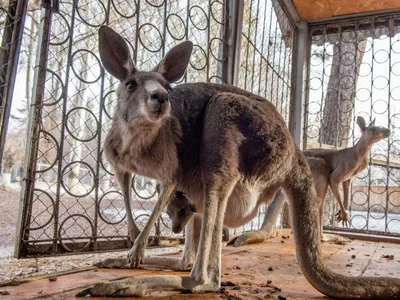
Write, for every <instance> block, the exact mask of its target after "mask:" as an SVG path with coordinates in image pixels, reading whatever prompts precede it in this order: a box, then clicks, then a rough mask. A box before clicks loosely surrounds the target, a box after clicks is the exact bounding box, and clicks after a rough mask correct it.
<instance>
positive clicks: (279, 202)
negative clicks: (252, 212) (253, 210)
mask: <svg viewBox="0 0 400 300" xmlns="http://www.w3.org/2000/svg"><path fill="white" fill-rule="evenodd" d="M357 124H358V126H359V128H360V130H361V137H360V139H359V140H358V142H357V143H356V144H355V145H354V146H353V147H349V148H345V149H341V150H333V149H308V150H305V151H304V152H303V153H304V155H305V156H306V158H307V161H308V164H309V165H310V168H311V172H312V174H313V178H314V183H315V187H316V191H317V202H318V206H319V213H320V224H321V238H322V240H324V241H326V240H328V238H329V236H324V235H323V234H322V227H323V219H324V206H325V198H326V193H327V191H328V187H329V188H330V189H331V191H332V193H333V195H334V197H335V199H336V201H337V202H338V204H339V206H340V211H339V212H338V213H337V215H336V219H337V220H338V221H342V222H343V223H344V224H349V223H350V218H349V216H348V214H347V213H346V210H347V209H348V206H349V186H350V182H351V179H352V178H354V177H355V176H356V175H357V174H358V173H360V172H361V171H363V170H364V169H365V168H366V167H367V166H368V161H367V155H368V153H369V150H370V149H371V147H372V145H373V144H375V143H377V142H379V141H380V140H382V139H385V138H387V137H388V136H389V135H390V130H389V129H388V128H385V127H380V126H375V119H374V120H373V121H372V122H371V123H370V124H369V125H368V126H367V125H366V122H365V120H364V118H363V117H361V116H359V117H357ZM340 183H342V185H343V202H342V201H341V199H340V194H339V184H340ZM284 202H285V198H282V197H281V198H276V199H274V202H273V205H271V207H268V210H267V213H266V215H265V217H264V222H263V225H262V227H261V229H260V230H257V231H250V232H245V233H243V234H242V235H240V236H239V237H237V238H235V239H234V240H232V241H231V242H230V243H231V244H233V245H234V246H240V245H244V244H249V243H258V242H262V241H264V240H265V239H267V238H268V237H269V235H270V234H271V232H272V230H273V229H274V226H275V224H276V220H277V218H278V215H279V213H280V210H281V208H282V206H283V203H284Z"/></svg>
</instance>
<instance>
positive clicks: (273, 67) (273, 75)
mask: <svg viewBox="0 0 400 300" xmlns="http://www.w3.org/2000/svg"><path fill="white" fill-rule="evenodd" d="M271 9H272V10H274V11H275V9H274V7H272V8H271ZM275 17H276V24H275V34H274V50H273V51H272V69H273V70H274V69H275V54H276V36H277V31H278V27H279V25H278V14H277V12H276V11H275ZM275 75H276V74H275V72H273V73H272V78H271V99H270V101H271V102H272V103H274V100H276V99H273V92H274V77H275ZM276 76H277V77H278V75H276ZM277 80H279V77H278V78H277ZM275 103H276V101H275ZM275 106H276V104H275Z"/></svg>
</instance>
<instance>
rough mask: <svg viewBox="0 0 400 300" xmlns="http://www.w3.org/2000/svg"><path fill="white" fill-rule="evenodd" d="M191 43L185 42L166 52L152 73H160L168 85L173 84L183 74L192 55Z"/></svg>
mask: <svg viewBox="0 0 400 300" xmlns="http://www.w3.org/2000/svg"><path fill="white" fill-rule="evenodd" d="M192 49H193V43H192V42H190V41H185V42H183V43H180V44H179V45H176V46H175V47H173V48H172V49H171V50H169V51H168V52H167V54H166V55H165V56H164V58H163V59H162V61H161V62H160V63H159V64H158V65H157V66H156V67H155V68H154V70H153V72H157V73H160V74H161V75H162V76H163V77H164V78H165V79H166V80H167V81H168V82H169V83H173V82H175V81H177V80H178V79H180V78H181V77H182V76H183V74H185V71H186V68H187V66H188V64H189V59H190V55H191V54H192Z"/></svg>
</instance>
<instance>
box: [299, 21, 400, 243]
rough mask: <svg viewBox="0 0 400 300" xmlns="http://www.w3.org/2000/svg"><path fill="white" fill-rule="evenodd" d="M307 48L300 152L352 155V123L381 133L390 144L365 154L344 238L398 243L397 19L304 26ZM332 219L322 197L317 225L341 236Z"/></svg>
mask: <svg viewBox="0 0 400 300" xmlns="http://www.w3.org/2000/svg"><path fill="white" fill-rule="evenodd" d="M310 40H311V46H310V56H309V75H308V80H307V94H308V97H307V104H306V126H305V129H304V136H305V140H306V147H307V148H332V149H341V148H346V147H352V146H353V145H355V144H357V142H358V141H359V139H360V136H361V131H360V129H359V127H358V125H357V124H356V122H355V120H356V118H357V117H358V116H362V117H363V118H364V119H365V120H366V121H367V123H369V122H370V121H372V120H373V119H376V125H379V126H383V127H386V128H389V129H390V130H391V135H390V137H389V138H387V139H383V140H381V141H379V142H377V143H375V144H374V145H373V146H372V148H371V150H370V153H369V155H368V162H369V164H368V168H367V169H365V170H364V171H362V172H360V173H359V174H357V175H356V176H355V178H354V180H353V181H352V185H351V191H350V197H351V205H350V216H351V221H352V222H351V226H350V230H351V231H357V232H364V233H365V232H370V233H379V234H387V235H400V197H399V192H400V188H399V183H400V182H399V179H400V177H399V174H400V164H399V156H398V155H399V151H398V145H399V137H400V129H399V125H400V123H398V120H399V118H398V115H399V110H400V106H399V105H398V101H399V100H400V97H399V94H400V93H399V92H400V80H399V79H400V78H399V76H400V71H399V70H400V68H399V67H400V47H399V46H400V16H399V15H387V16H381V17H369V18H362V19H358V20H354V21H352V20H348V21H342V22H340V23H334V24H333V23H332V24H321V25H316V26H312V27H311V28H310ZM342 199H343V197H342ZM337 211H338V207H337V204H336V203H335V201H334V200H333V197H332V196H330V197H328V201H326V206H325V225H326V226H327V227H328V228H334V229H340V230H345V229H344V228H343V225H342V224H341V223H337V222H335V218H334V214H335V212H337Z"/></svg>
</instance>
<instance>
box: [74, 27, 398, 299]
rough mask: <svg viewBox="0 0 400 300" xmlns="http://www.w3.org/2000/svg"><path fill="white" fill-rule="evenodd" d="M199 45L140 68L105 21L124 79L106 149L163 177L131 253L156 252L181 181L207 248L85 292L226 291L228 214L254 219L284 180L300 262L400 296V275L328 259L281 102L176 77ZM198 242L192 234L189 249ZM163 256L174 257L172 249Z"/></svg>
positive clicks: (113, 61) (104, 44)
mask: <svg viewBox="0 0 400 300" xmlns="http://www.w3.org/2000/svg"><path fill="white" fill-rule="evenodd" d="M192 47H193V44H192V43H191V42H189V41H186V42H183V43H181V44H179V45H177V46H175V47H173V48H172V49H171V50H169V51H168V52H167V53H166V55H165V56H164V58H163V59H162V60H161V62H160V63H159V64H158V65H157V66H156V67H155V68H154V69H153V70H152V71H150V72H144V71H138V70H137V69H136V68H135V66H134V64H133V61H132V59H131V57H130V54H129V50H128V46H127V45H126V42H125V40H124V39H123V38H122V37H121V36H120V35H118V34H117V33H116V32H115V31H113V30H112V29H110V28H109V27H107V26H101V27H100V28H99V50H100V58H101V61H102V64H103V66H104V68H105V69H106V70H107V71H108V72H109V73H110V74H112V75H113V76H115V77H116V78H118V79H119V80H120V82H121V85H120V87H119V89H118V107H117V112H116V115H115V117H114V119H113V125H112V128H111V130H110V132H109V134H108V135H107V138H106V141H105V145H104V147H105V148H104V151H105V152H106V155H107V158H108V159H109V161H110V162H111V164H112V165H113V168H114V170H115V171H116V172H117V173H118V172H119V173H121V174H130V173H133V172H134V173H137V174H141V175H143V176H146V177H150V178H154V179H156V180H157V181H159V182H161V183H162V185H163V186H162V190H161V195H160V198H159V200H158V202H157V204H156V205H155V207H154V209H153V212H152V214H151V216H150V218H149V220H148V223H147V224H146V226H145V227H144V229H143V230H142V232H141V233H140V234H139V236H138V237H137V238H136V240H135V243H134V246H133V248H132V249H131V251H130V252H129V254H128V260H129V263H130V265H131V267H133V268H138V267H139V265H140V264H142V263H146V261H148V260H149V258H148V257H146V258H144V247H145V244H146V241H147V237H148V235H149V233H150V229H151V227H152V226H153V223H154V221H155V220H156V218H157V217H158V216H159V215H160V214H161V213H162V210H163V208H164V207H165V206H166V204H167V203H168V201H169V200H170V199H171V197H172V195H173V193H174V192H175V191H176V190H179V191H183V192H184V193H185V194H186V195H187V197H188V198H189V199H191V201H193V203H195V204H196V207H197V209H198V211H199V212H200V213H202V221H201V222H200V224H201V226H194V224H197V225H198V224H199V223H198V222H197V221H196V220H197V219H196V218H193V220H194V221H193V222H192V221H191V222H189V223H188V226H187V227H186V228H187V229H188V230H187V233H188V236H189V238H188V243H190V242H193V241H197V242H198V246H197V247H196V246H192V247H191V249H194V248H195V249H199V250H198V251H197V252H196V254H195V259H194V263H193V267H192V270H191V272H190V274H189V275H188V276H186V275H185V276H178V275H167V276H147V277H146V276H144V277H141V276H140V277H132V278H127V279H123V280H117V281H113V282H107V283H99V284H96V285H95V286H93V287H90V288H88V289H85V290H84V291H82V292H81V293H79V294H78V295H79V296H83V295H87V294H90V295H92V296H138V295H139V296H142V295H144V294H145V293H147V292H150V291H164V290H175V291H190V292H205V291H214V292H215V291H217V290H218V289H219V287H220V281H221V250H222V246H221V245H222V243H216V242H215V241H216V240H219V239H220V237H221V236H222V229H223V223H224V222H225V223H226V224H227V225H229V226H240V224H242V225H243V224H245V223H247V222H248V221H249V216H251V214H252V213H253V211H254V210H257V209H258V206H259V202H258V199H259V198H260V197H265V198H266V197H268V198H269V199H270V200H271V201H272V197H273V196H274V194H275V192H276V191H277V190H278V189H280V188H283V189H284V190H285V192H286V193H287V194H288V197H289V201H290V204H291V210H292V214H291V215H292V216H293V218H292V224H293V229H294V236H295V241H296V244H297V247H296V253H297V257H298V261H299V265H300V267H301V269H302V272H303V274H304V276H305V277H306V278H307V279H308V281H309V282H310V283H311V284H312V285H313V286H314V287H315V288H316V289H317V290H319V291H320V292H322V293H324V294H326V295H328V296H331V297H336V298H346V299H360V298H363V299H388V298H390V297H399V296H400V279H396V278H385V277H380V278H374V277H348V276H344V275H340V274H337V273H334V272H332V271H330V270H328V269H327V268H326V267H325V266H324V264H323V262H322V258H321V250H320V241H319V236H320V227H319V226H318V208H317V205H316V200H315V199H316V192H315V188H314V186H313V180H312V175H311V171H310V168H309V167H308V164H307V161H306V159H305V157H304V155H303V153H302V152H301V151H300V150H299V149H298V148H297V147H296V145H295V143H294V142H293V140H292V138H291V136H290V132H289V129H288V128H287V126H286V124H285V122H284V120H283V118H282V117H281V115H280V114H279V112H278V111H277V110H276V108H275V107H274V105H273V104H272V103H271V102H269V101H267V100H265V99H264V98H262V97H260V96H258V95H254V94H252V93H250V92H247V91H245V90H242V89H239V88H237V87H234V86H230V85H225V84H213V83H187V84H180V85H177V86H175V87H173V88H172V87H171V84H172V83H173V82H175V81H177V80H178V79H180V78H181V77H182V76H183V74H184V73H185V71H186V67H187V64H188V62H189V58H190V55H191V51H192ZM125 177H128V175H121V176H119V178H125ZM224 215H225V217H224ZM189 225H190V226H189ZM185 230H186V229H185ZM197 233H198V237H196V234H197ZM188 248H189V247H188V246H187V242H186V241H185V251H186V250H187V249H188ZM184 256H185V253H184ZM161 260H162V259H160V261H161ZM163 261H164V262H165V261H168V264H169V260H168V258H163Z"/></svg>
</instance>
